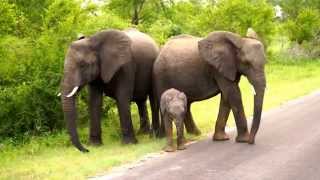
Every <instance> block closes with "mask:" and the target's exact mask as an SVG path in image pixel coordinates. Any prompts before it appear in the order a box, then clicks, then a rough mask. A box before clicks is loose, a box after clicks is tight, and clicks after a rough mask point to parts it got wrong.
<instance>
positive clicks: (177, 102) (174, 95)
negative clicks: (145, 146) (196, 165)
mask: <svg viewBox="0 0 320 180" xmlns="http://www.w3.org/2000/svg"><path fill="white" fill-rule="evenodd" d="M160 109H161V114H162V117H163V119H164V124H165V130H166V134H167V145H166V147H165V149H164V150H165V151H167V152H172V151H174V147H173V139H172V121H173V122H174V123H175V125H176V128H177V136H178V137H177V149H178V150H183V149H185V148H186V147H185V145H184V141H185V140H184V136H183V128H184V127H183V121H184V119H185V116H186V110H187V97H186V95H185V94H184V93H183V92H180V91H178V90H176V89H173V88H171V89H168V90H166V91H165V92H164V93H163V94H162V95H161V100H160Z"/></svg>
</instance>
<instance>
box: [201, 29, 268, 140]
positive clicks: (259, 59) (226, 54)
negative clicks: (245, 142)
mask: <svg viewBox="0 0 320 180" xmlns="http://www.w3.org/2000/svg"><path fill="white" fill-rule="evenodd" d="M198 48H199V53H200V56H201V57H202V58H203V59H204V60H205V61H206V62H207V63H208V64H210V65H211V66H213V67H214V68H215V69H216V70H217V71H218V72H219V73H220V74H222V76H224V77H225V78H226V79H228V80H229V81H236V79H237V77H239V74H242V75H244V76H246V77H247V79H248V81H249V82H250V84H251V85H252V86H253V89H254V92H255V93H254V94H255V96H254V115H253V122H252V126H251V130H250V136H249V143H250V144H253V143H254V139H255V135H256V133H257V131H258V128H259V124H260V119H261V111H262V105H263V98H264V91H265V87H266V78H265V72H264V65H265V62H266V58H265V52H264V46H263V44H262V43H261V42H260V41H258V40H257V39H254V38H248V37H246V38H242V37H240V36H239V35H237V34H234V33H231V32H224V31H217V32H212V33H210V34H209V35H208V37H206V38H205V39H203V40H200V41H199V43H198Z"/></svg>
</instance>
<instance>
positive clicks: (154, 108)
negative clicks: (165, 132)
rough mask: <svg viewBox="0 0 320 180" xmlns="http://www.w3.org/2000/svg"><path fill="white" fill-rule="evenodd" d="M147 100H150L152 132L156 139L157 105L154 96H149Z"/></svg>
mask: <svg viewBox="0 0 320 180" xmlns="http://www.w3.org/2000/svg"><path fill="white" fill-rule="evenodd" d="M149 99H150V105H151V112H152V131H153V133H154V134H155V135H156V136H157V137H159V128H160V123H159V122H160V121H159V104H158V101H157V99H156V98H155V97H154V96H149Z"/></svg>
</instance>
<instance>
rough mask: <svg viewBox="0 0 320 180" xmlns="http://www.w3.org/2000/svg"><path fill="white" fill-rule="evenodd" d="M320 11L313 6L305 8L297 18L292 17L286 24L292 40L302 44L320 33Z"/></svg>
mask: <svg viewBox="0 0 320 180" xmlns="http://www.w3.org/2000/svg"><path fill="white" fill-rule="evenodd" d="M319 27H320V13H319V10H317V9H313V8H303V9H301V10H300V11H299V12H298V15H297V17H296V18H295V19H290V20H288V21H287V22H286V24H285V25H284V29H285V30H286V31H287V32H288V36H289V38H290V40H291V41H296V42H298V43H299V44H301V43H302V42H303V41H310V40H313V39H315V37H316V36H317V35H318V34H319V33H320V30H319Z"/></svg>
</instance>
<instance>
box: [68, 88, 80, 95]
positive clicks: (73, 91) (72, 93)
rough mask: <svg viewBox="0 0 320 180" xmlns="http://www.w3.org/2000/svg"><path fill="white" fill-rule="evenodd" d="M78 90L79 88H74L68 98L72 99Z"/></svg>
mask: <svg viewBox="0 0 320 180" xmlns="http://www.w3.org/2000/svg"><path fill="white" fill-rule="evenodd" d="M78 89H79V86H76V87H74V88H73V90H72V91H71V93H69V94H68V95H67V96H66V97H72V96H73V95H74V94H75V93H76V92H77V90H78Z"/></svg>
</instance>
